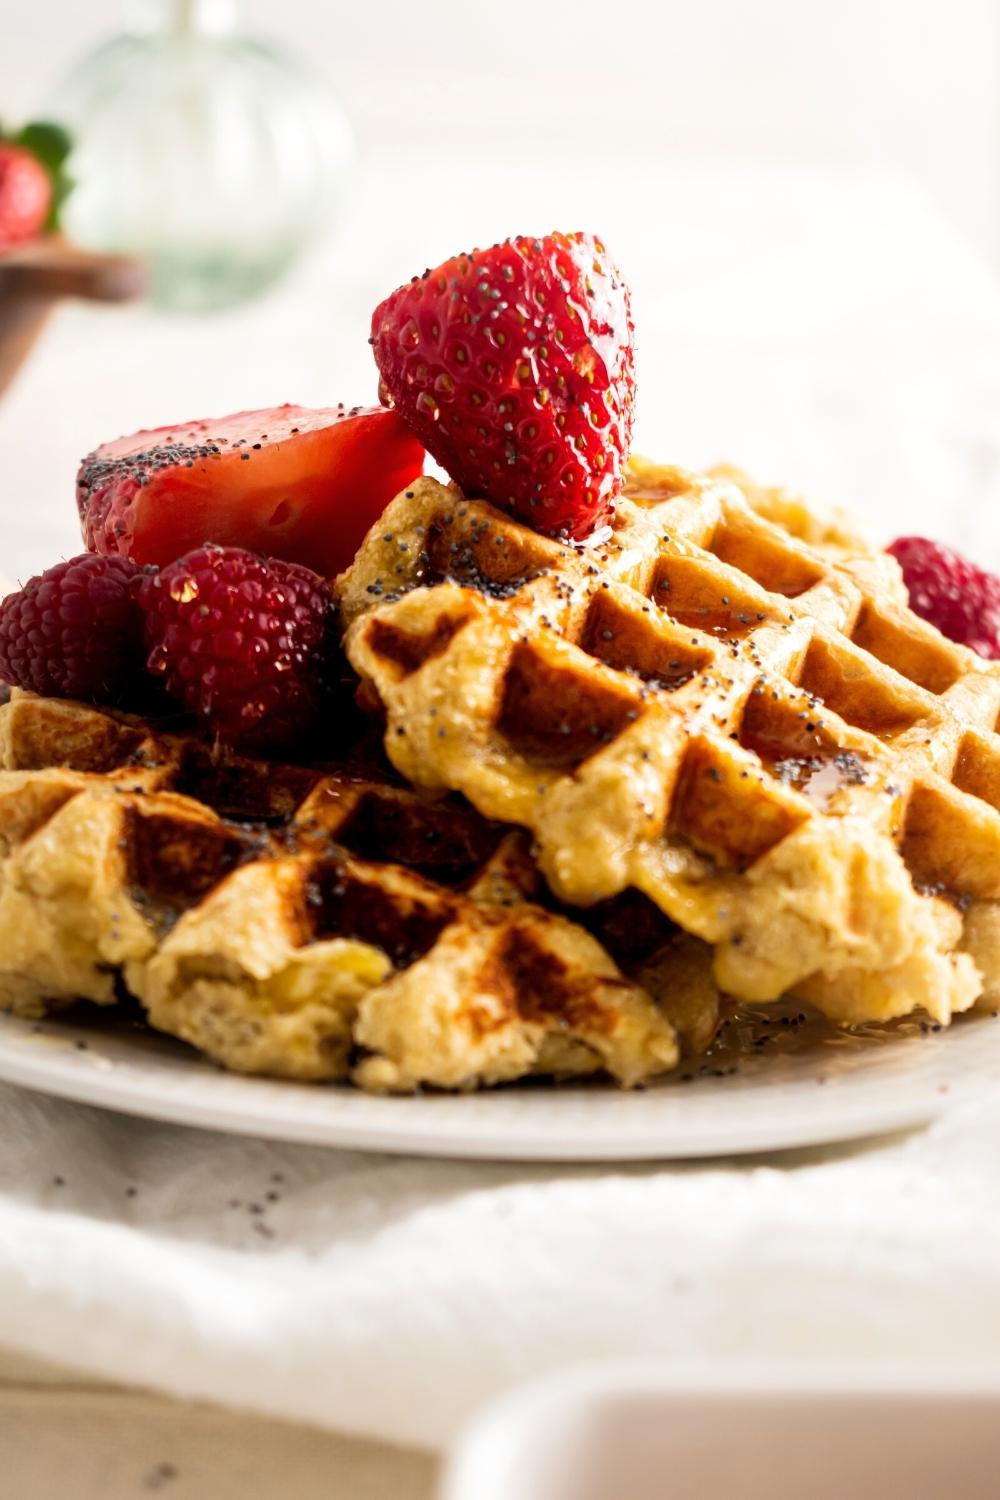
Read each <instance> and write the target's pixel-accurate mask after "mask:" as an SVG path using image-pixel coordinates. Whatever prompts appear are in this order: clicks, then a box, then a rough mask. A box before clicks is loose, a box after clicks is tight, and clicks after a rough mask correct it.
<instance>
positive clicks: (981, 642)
mask: <svg viewBox="0 0 1000 1500" xmlns="http://www.w3.org/2000/svg"><path fill="white" fill-rule="evenodd" d="M888 550H889V552H890V553H891V554H892V556H893V557H894V558H895V559H896V561H897V562H898V563H899V565H900V567H901V568H902V570H903V581H904V582H905V584H906V588H907V592H908V593H909V596H910V607H911V608H912V609H913V611H914V612H915V613H916V614H918V615H920V616H921V617H922V618H923V619H925V620H929V621H930V622H931V624H932V625H936V626H937V628H938V630H940V631H941V633H942V635H946V636H948V637H949V639H950V640H953V641H958V642H959V643H960V644H961V645H963V646H969V647H971V648H972V650H973V651H978V652H979V655H980V656H985V657H988V658H990V659H994V658H997V657H1000V578H997V577H995V576H994V574H992V573H986V572H984V571H983V569H982V568H978V567H977V566H976V564H975V563H971V562H968V561H967V559H966V558H964V557H962V556H961V555H960V554H959V553H958V552H955V551H953V550H952V548H951V547H945V546H943V545H942V544H941V543H940V542H932V541H930V540H929V539H928V538H927V537H923V536H902V537H899V538H898V539H897V540H896V541H895V542H893V544H892V546H891V547H890V548H889V549H888Z"/></svg>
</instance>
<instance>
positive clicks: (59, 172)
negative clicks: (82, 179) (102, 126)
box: [0, 121, 71, 250]
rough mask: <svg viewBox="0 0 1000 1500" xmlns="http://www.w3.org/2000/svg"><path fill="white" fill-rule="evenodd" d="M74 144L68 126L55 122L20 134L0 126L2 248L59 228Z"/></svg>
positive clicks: (27, 127) (35, 125) (30, 127)
mask: <svg viewBox="0 0 1000 1500" xmlns="http://www.w3.org/2000/svg"><path fill="white" fill-rule="evenodd" d="M70 145H71V142H70V138H69V136H68V134H67V132H66V131H65V130H64V129H63V128H62V126H61V125H56V124H54V123H52V122H49V121H35V122H33V123H32V124H29V125H25V126H24V127H23V128H22V129H21V130H19V131H18V132H17V133H16V134H15V135H10V136H7V135H5V134H4V132H2V131H0V250H6V249H9V248H10V247H11V246H12V245H20V244H23V243H24V241H26V240H32V239H34V238H35V236H36V235H39V234H41V233H42V232H43V231H45V230H52V229H56V228H57V227H58V219H59V210H60V208H61V206H62V204H63V202H64V200H65V198H66V196H67V194H68V192H69V188H70V181H69V179H68V177H67V176H66V174H65V171H64V163H65V161H66V158H67V156H68V155H69V151H70Z"/></svg>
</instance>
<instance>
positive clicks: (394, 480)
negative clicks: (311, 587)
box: [77, 406, 424, 577]
mask: <svg viewBox="0 0 1000 1500" xmlns="http://www.w3.org/2000/svg"><path fill="white" fill-rule="evenodd" d="M423 463H424V451H423V449H422V447H421V446H420V444H419V443H418V442H417V440H416V439H415V438H414V437H413V435H412V433H410V432H409V431H408V429H407V428H406V426H405V425H404V424H403V422H402V421H401V420H400V418H399V417H398V416H397V415H396V414H395V413H394V412H391V411H383V410H380V409H378V408H367V409H366V408H361V407H352V408H351V409H350V410H347V409H346V408H345V407H343V406H337V407H330V408H326V409H322V410H319V411H310V410H308V409H307V408H305V407H301V406H279V407H276V408H273V409H271V410H269V411H245V412H238V413H237V414H236V415H235V416H231V417H220V418H219V419H218V420H208V421H204V422H183V423H180V424H179V425H178V426H176V427H159V428H157V429H156V430H155V431H151V432H137V433H134V434H133V435H132V436H131V437H125V438H119V439H118V440H117V441H116V442H113V443H105V444H104V446H103V447H102V448H98V449H97V450H96V452H94V453H91V454H90V455H89V456H88V457H87V458H85V459H84V460H83V463H82V464H81V466H80V472H79V474H78V475H77V501H78V504H79V507H80V519H81V521H82V523H83V534H84V538H85V540H86V543H87V546H88V547H89V548H90V550H91V551H92V552H103V553H120V554H121V555H122V556H123V557H130V558H132V559H133V561H135V562H137V563H143V564H145V563H158V564H165V563H169V562H173V560H174V559H175V558H178V557H181V556H183V554H184V553H185V552H189V551H190V550H191V549H192V548H193V547H200V546H201V545H202V544H203V543H205V542H218V543H219V545H220V546H223V547H234V546H235V547H244V548H246V549H247V550H249V551H251V552H259V553H262V554H263V555H264V556H266V557H280V558H283V559H284V560H285V561H286V562H298V563H304V564H306V565H307V566H308V567H310V568H312V569H313V570H314V571H315V572H319V573H323V574H325V575H326V576H330V577H332V576H333V574H335V573H339V572H341V571H342V570H343V569H344V568H346V567H347V565H348V564H349V563H350V561H351V559H352V558H353V556H354V553H355V552H356V551H357V548H358V546H359V545H360V543H361V540H362V538H363V537H364V535H365V532H366V531H367V530H368V528H369V527H370V526H371V525H372V524H373V523H374V522H375V521H376V520H377V519H378V517H379V516H380V515H381V513H382V511H383V510H384V509H385V507H386V505H388V503H389V501H390V500H391V499H392V498H393V496H394V495H396V494H398V493H399V491H400V490H401V489H404V488H405V487H406V485H407V484H409V483H410V481H411V480H413V479H415V478H416V477H417V475H418V474H419V473H420V472H421V470H422V469H423Z"/></svg>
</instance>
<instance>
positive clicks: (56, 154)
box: [11, 120, 73, 177]
mask: <svg viewBox="0 0 1000 1500" xmlns="http://www.w3.org/2000/svg"><path fill="white" fill-rule="evenodd" d="M11 139H12V140H13V142H14V144H15V145H16V146H23V147H24V149H25V150H26V151H30V152H31V154H32V156H36V157H37V158H38V160H39V161H40V162H41V164H42V166H43V167H45V168H46V169H47V171H48V172H49V173H50V175H51V176H53V177H54V176H55V175H56V173H57V172H58V171H59V169H60V167H61V166H62V165H63V163H64V162H65V160H66V158H67V156H68V155H69V153H70V151H71V150H72V147H73V142H72V139H71V137H70V134H69V131H67V130H66V129H65V128H64V127H63V126H62V125H58V124H56V122H55V121H54V120H32V121H30V122H29V124H27V125H23V126H22V127H21V129H20V130H19V131H18V132H17V134H16V135H14V136H12V137H11Z"/></svg>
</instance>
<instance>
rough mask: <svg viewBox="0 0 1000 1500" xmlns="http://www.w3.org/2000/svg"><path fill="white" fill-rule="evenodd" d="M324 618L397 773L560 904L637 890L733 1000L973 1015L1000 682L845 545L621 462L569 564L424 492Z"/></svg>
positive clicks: (763, 509)
mask: <svg viewBox="0 0 1000 1500" xmlns="http://www.w3.org/2000/svg"><path fill="white" fill-rule="evenodd" d="M339 595H340V602H341V608H342V611H343V616H344V619H345V622H346V624H347V626H348V630H347V635H346V646H347V651H348V655H349V657H350V659H351V662H352V664H353V666H354V667H355V669H356V670H357V672H358V673H359V674H360V676H361V677H362V679H363V681H364V684H365V688H364V692H365V694H366V696H367V697H368V698H369V699H370V700H372V701H377V702H378V703H380V704H381V706H382V708H383V710H384V712H385V716H386V737H385V745H386V749H387V752H388V754H389V756H390V758H391V760H392V761H393V763H394V765H395V766H396V767H397V768H398V769H399V771H400V772H401V773H402V774H403V775H404V776H405V777H406V778H407V779H408V780H409V781H410V782H411V783H413V784H414V785H415V786H419V787H423V788H426V789H428V790H431V791H435V792H441V791H444V790H448V791H453V792H460V793H462V794H463V795H464V797H465V798H467V799H468V801H469V802H471V803H472V804H473V805H474V806H475V807H476V808H477V809H478V810H479V811H480V813H482V814H483V815H484V816H485V817H488V818H495V819H501V820H503V821H504V822H506V823H512V824H516V825H519V826H521V827H523V828H525V829H528V830H530V832H531V834H532V836H533V839H534V845H535V852H536V856H537V859H538V863H539V867H540V869H541V871H542V873H543V875H544V877H545V879H546V881H547V882H548V884H549V886H550V887H551V889H552V890H553V892H555V894H556V896H557V897H558V898H559V899H560V900H561V901H563V902H566V903H568V904H569V905H570V906H572V907H576V908H580V909H586V908H589V907H591V906H593V905H594V904H595V903H600V902H604V901H607V900H610V899H612V898H615V897H617V896H620V895H621V893H623V892H626V891H629V890H634V891H638V892H641V893H643V894H644V895H645V896H646V897H647V898H649V899H650V900H651V901H652V902H653V903H654V904H655V906H656V907H657V908H658V909H659V910H660V911H661V912H663V913H664V914H665V915H666V916H667V917H669V918H670V919H671V920H672V921H673V922H675V923H676V924H678V925H679V926H680V927H681V928H682V929H683V930H685V931H687V932H688V933H690V934H692V935H693V936H694V937H696V938H697V939H699V940H701V941H702V942H704V943H706V944H709V945H710V946H711V948H712V950H713V954H714V958H713V963H714V973H715V977H716V981H717V983H718V985H719V987H720V989H721V990H723V991H724V992H726V993H728V994H730V995H732V996H735V997H737V998H738V999H739V1000H741V1001H751V1002H755V1001H760V1002H766V1001H769V1000H774V999H776V998H777V997H779V996H781V995H783V994H792V995H795V996H796V997H799V998H802V999H804V1000H807V1001H810V1002H812V1003H813V1004H814V1005H815V1006H817V1007H818V1008H819V1009H820V1010H822V1011H823V1012H825V1013H826V1014H827V1015H828V1016H829V1017H831V1018H832V1019H833V1020H835V1021H838V1022H843V1023H851V1022H860V1021H868V1020H877V1021H883V1020H887V1019H890V1018H892V1017H895V1016H899V1015H903V1014H907V1013H909V1012H910V1011H912V1010H913V1009H915V1008H918V1007H919V1008H922V1009H923V1010H924V1011H926V1012H927V1013H929V1014H930V1015H931V1016H932V1017H934V1018H935V1019H936V1020H938V1021H941V1022H946V1021H947V1020H948V1019H949V1018H950V1017H951V1015H952V1014H954V1013H956V1012H959V1011H963V1010H966V1009H968V1008H970V1007H971V1006H973V1005H974V1004H976V1003H977V1002H978V1003H979V1004H980V1005H983V1006H989V1007H990V1008H994V1007H995V1006H996V1004H997V1000H998V998H1000V968H998V959H997V953H998V951H1000V949H998V939H1000V915H998V914H1000V906H998V904H997V903H998V899H1000V813H998V811H997V809H998V808H1000V739H998V737H997V735H996V734H995V733H994V730H995V726H996V724H997V717H998V712H1000V669H998V668H997V667H996V666H995V665H993V664H989V663H986V662H984V661H983V660H981V659H980V658H979V657H977V656H975V655H974V654H973V653H971V652H969V651H968V650H966V649H964V648H962V647H959V646H956V645H954V644H952V643H951V642H949V641H946V640H945V639H944V638H943V637H942V636H941V635H939V634H938V632H937V631H935V630H934V629H933V628H932V627H931V626H930V625H927V624H926V623H924V622H923V621H922V620H920V619H918V618H917V617H916V616H915V615H914V614H913V613H912V612H911V611H910V610H909V609H908V607H907V603H906V595H905V590H904V587H903V584H902V580H901V576H900V574H899V570H898V568H897V566H896V564H895V562H894V561H893V560H892V559H891V558H889V557H888V556H887V555H885V554H884V553H881V552H879V551H878V550H877V549H875V548H874V547H872V546H871V545H870V544H869V543H868V542H867V541H866V540H865V538H864V537H863V536H862V535H861V534H860V533H858V532H857V531H856V530H855V529H854V528H853V527H851V526H850V525H849V524H846V523H844V522H843V521H842V520H840V519H838V518H836V517H831V518H823V517H820V516H818V515H817V514H816V513H814V512H813V511H811V510H810V509H809V508H808V507H807V506H805V505H804V504H803V503H802V502H801V501H797V500H796V499H795V498H794V497H791V496H788V495H786V494H784V493H783V492H780V491H766V490H758V489H754V488H753V487H752V486H749V485H748V486H746V489H745V490H744V489H743V488H741V486H740V484H739V483H737V481H736V477H735V476H734V475H732V474H730V473H726V472H720V473H714V474H708V475H694V474H689V473H686V472H683V471H680V470H677V469H671V468H660V467H656V466H654V465H651V464H648V463H642V462H638V463H633V465H632V467H631V474H630V479H629V483H628V485H627V488H626V492H625V497H624V498H623V499H622V501H621V502H620V504H619V509H618V513H617V516H616V518H615V523H614V528H613V530H612V531H611V532H610V533H609V534H608V535H607V536H606V538H605V539H603V540H599V541H598V542H597V543H595V544H592V545H590V546H589V547H584V548H577V547H572V546H564V545H561V544H559V543H558V542H555V541H551V540H547V539H545V538H543V537H540V536H538V535H536V534H535V533H533V532H532V531H530V530H528V529H525V528H524V527H522V526H520V525H519V524H517V523H516V522H515V521H513V520H512V519H511V518H510V517H509V516H507V515H505V514H503V513H501V512H499V511H497V510H494V509H493V508H491V507H490V506H489V505H487V504H485V503H483V502H478V501H469V500H464V499H463V498H462V496H461V495H460V494H457V493H456V492H455V491H454V490H453V489H451V488H446V487H443V486H441V485H439V484H437V483H436V482H435V481H434V480H432V479H424V480H421V481H419V482H418V483H416V484H415V485H414V486H413V487H412V488H411V489H410V490H408V491H406V492H405V494H403V495H401V496H399V497H398V499H397V500H396V501H394V502H393V504H392V505H391V506H390V507H389V509H388V510H387V512H386V513H385V515H384V516H383V517H382V520H381V521H380V523H379V524H378V526H377V527H375V528H374V529H373V530H372V532H371V533H369V536H368V538H367V540H366V542H365V544H364V546H363V547H362V549H361V551H360V552H359V554H358V557H357V558H356V560H355V562H354V565H353V566H352V568H351V569H350V570H349V571H348V573H347V574H346V575H344V577H343V578H342V579H341V581H340V585H339Z"/></svg>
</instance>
